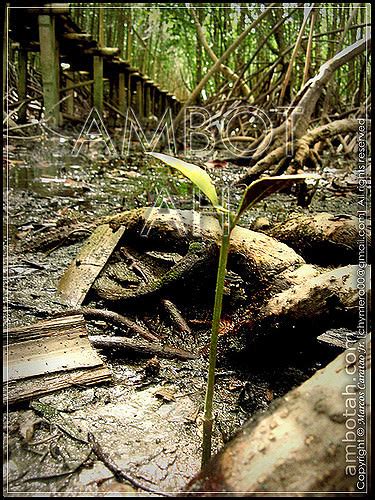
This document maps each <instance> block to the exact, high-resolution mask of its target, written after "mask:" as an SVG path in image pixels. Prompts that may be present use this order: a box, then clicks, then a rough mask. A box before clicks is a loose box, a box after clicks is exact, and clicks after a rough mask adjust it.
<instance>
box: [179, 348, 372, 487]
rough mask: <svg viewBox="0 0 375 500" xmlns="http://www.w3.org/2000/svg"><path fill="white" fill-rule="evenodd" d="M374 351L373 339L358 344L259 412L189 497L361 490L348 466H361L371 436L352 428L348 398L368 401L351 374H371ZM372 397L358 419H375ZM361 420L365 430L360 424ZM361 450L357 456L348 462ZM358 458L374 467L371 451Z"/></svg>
mask: <svg viewBox="0 0 375 500" xmlns="http://www.w3.org/2000/svg"><path fill="white" fill-rule="evenodd" d="M369 351H370V349H369V344H368V347H367V348H366V339H365V338H363V339H362V340H361V341H360V343H359V344H357V345H355V344H352V345H351V349H350V351H346V352H344V353H342V354H340V355H339V356H338V357H337V358H336V359H335V360H334V361H332V362H331V363H330V364H329V365H328V366H326V367H325V368H324V369H322V370H320V371H318V372H317V373H316V374H315V375H314V376H313V377H311V378H310V379H309V380H307V381H306V382H305V383H304V384H302V385H301V386H300V387H298V388H297V389H294V390H293V391H291V392H289V393H288V394H287V395H286V396H284V397H283V398H282V399H279V400H276V401H275V402H274V403H271V406H270V407H269V409H268V411H267V412H266V413H263V412H259V413H257V414H256V415H254V416H253V417H252V418H251V419H250V420H249V421H248V422H247V423H246V424H245V426H244V427H243V428H242V429H241V430H240V432H239V433H238V434H237V435H236V437H235V438H234V439H233V440H232V441H230V442H229V443H228V444H227V445H226V446H225V448H224V449H223V450H222V451H221V452H220V453H219V454H218V455H216V456H215V457H214V458H213V459H212V460H211V461H210V462H209V464H208V465H207V467H206V468H205V469H203V470H202V471H201V472H199V473H198V474H197V475H196V476H195V477H194V478H193V479H192V480H191V481H190V482H189V484H188V485H187V486H186V488H185V493H184V494H183V495H181V496H219V493H220V492H223V493H224V495H223V496H228V495H230V494H231V493H232V495H230V496H243V497H248V496H264V495H265V496H272V492H279V493H281V495H282V496H284V495H283V493H284V492H285V493H286V494H287V493H289V494H290V493H295V494H296V495H297V496H300V495H301V492H314V494H318V493H319V492H321V493H323V492H343V493H344V492H352V494H353V492H355V491H358V489H357V481H358V473H353V474H350V473H348V466H352V465H353V464H357V460H356V456H357V454H356V453H355V450H356V449H357V447H359V446H360V444H359V443H360V442H361V441H363V443H365V441H364V440H362V439H360V438H358V439H357V435H356V434H355V433H354V432H352V433H348V428H347V422H348V418H345V412H346V409H347V408H348V402H349V401H351V402H352V401H353V400H354V401H356V402H357V404H358V401H361V399H359V400H358V399H357V398H358V397H360V394H361V393H363V394H364V391H360V392H359V394H357V392H356V391H358V390H359V387H357V385H351V384H354V382H353V378H352V375H349V373H348V372H349V370H348V367H349V366H350V370H352V371H351V373H359V372H360V370H363V371H364V373H366V376H368V380H370V373H371V364H370V363H371V362H370V359H371V358H370V352H369ZM348 352H350V353H351V355H352V356H353V359H355V360H356V362H355V364H354V362H353V365H352V364H351V363H350V364H348V358H347V357H346V356H347V353H348ZM358 386H359V384H358ZM369 403H370V400H369V399H367V400H366V397H365V395H363V404H361V405H360V406H358V407H357V408H358V410H359V408H361V413H360V414H359V415H360V417H358V419H359V418H361V419H363V421H364V422H366V419H367V418H369V413H370V405H369ZM358 422H359V420H358ZM364 425H365V424H364ZM357 426H359V427H360V428H361V425H360V424H359V423H357ZM357 428H358V427H357ZM352 436H354V438H352ZM353 449H354V459H353V460H352V461H348V456H350V453H352V451H353ZM358 449H359V448H358ZM361 449H362V446H361ZM363 449H365V448H363ZM348 454H349V455H348ZM358 464H359V465H358V466H361V467H363V468H364V470H366V469H365V468H366V464H367V462H366V459H365V455H364V457H363V461H362V460H361V461H359V462H358ZM361 464H363V465H361ZM353 467H354V465H353ZM352 470H353V469H352ZM354 470H357V469H356V468H355V469H354ZM228 492H230V493H228ZM225 493H227V494H225ZM349 495H350V493H349ZM294 496H295V495H294ZM323 496H324V495H323Z"/></svg>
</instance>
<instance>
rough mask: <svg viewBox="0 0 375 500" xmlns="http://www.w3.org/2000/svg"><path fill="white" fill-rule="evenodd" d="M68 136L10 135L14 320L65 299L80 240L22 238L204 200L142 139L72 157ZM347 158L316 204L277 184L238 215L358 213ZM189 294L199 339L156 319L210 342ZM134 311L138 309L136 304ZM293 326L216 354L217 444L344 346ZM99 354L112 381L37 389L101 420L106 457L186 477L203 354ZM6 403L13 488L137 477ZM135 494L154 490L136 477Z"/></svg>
mask: <svg viewBox="0 0 375 500" xmlns="http://www.w3.org/2000/svg"><path fill="white" fill-rule="evenodd" d="M73 143H74V140H73V139H71V138H69V136H67V135H65V136H62V135H58V134H56V135H52V136H51V135H50V136H48V137H47V136H44V137H41V138H40V139H39V140H34V141H33V140H18V141H16V140H14V141H13V142H11V143H9V144H8V146H6V148H5V154H6V162H7V169H6V174H5V178H4V181H5V183H4V186H5V196H4V214H5V224H4V231H5V232H4V237H5V238H4V241H5V252H4V258H5V261H4V271H5V279H4V285H5V294H4V298H5V306H4V325H6V327H13V326H19V325H26V324H31V323H33V322H35V321H38V320H40V319H45V318H48V316H49V315H50V314H51V313H53V312H56V311H60V310H64V308H65V306H64V305H63V304H62V303H61V300H60V299H59V297H58V296H57V295H56V286H57V283H58V280H59V278H60V277H61V275H62V273H63V272H64V270H65V269H66V267H67V266H68V264H69V262H70V261H71V259H72V258H73V257H74V256H75V255H76V254H77V252H78V250H79V248H80V246H81V245H82V242H77V243H74V244H72V245H69V246H64V245H63V246H60V247H58V248H55V249H52V251H49V252H44V253H43V252H25V250H24V249H23V247H22V244H23V243H24V242H27V241H28V240H30V239H32V238H34V237H35V235H36V234H38V233H39V234H43V233H45V234H46V235H47V234H48V231H49V230H50V229H51V228H54V227H56V226H59V225H64V224H67V223H68V222H69V221H70V222H71V221H75V220H82V219H83V218H87V219H91V220H93V219H94V218H96V217H99V216H102V215H108V214H114V213H116V212H120V211H123V210H127V209H130V208H134V207H141V206H145V205H147V206H152V205H154V204H156V205H160V204H161V202H162V199H164V203H166V204H167V205H169V206H170V207H171V208H172V207H174V208H193V207H194V204H195V207H196V206H197V204H198V201H197V197H196V195H194V194H193V192H192V187H191V185H190V183H189V182H188V181H186V180H185V179H183V178H182V177H179V176H177V175H172V173H171V172H170V171H169V169H167V168H166V167H164V166H161V165H160V164H157V162H156V161H155V160H153V159H150V158H149V157H146V156H145V155H144V154H142V153H137V154H133V155H131V156H130V157H128V158H126V159H108V158H106V157H105V155H103V154H102V151H101V148H100V147H95V146H93V147H92V148H91V149H90V148H88V149H85V150H84V151H81V153H80V154H79V155H78V156H77V157H73V156H72V154H71V151H72V145H73ZM199 162H200V164H203V163H204V162H205V160H202V159H201V160H199ZM350 168H351V163H350V161H348V160H347V159H345V158H335V159H334V160H332V159H331V158H329V157H326V158H325V168H324V170H323V173H322V177H323V179H322V181H321V184H320V187H319V189H318V191H317V192H316V193H315V195H314V197H313V199H312V203H311V205H310V206H309V207H308V208H301V207H298V206H297V204H296V198H295V196H294V195H293V194H285V193H281V194H278V195H273V196H272V197H271V198H269V199H267V201H265V202H263V203H261V204H260V205H259V206H258V207H256V208H255V209H254V210H252V211H251V212H250V213H248V214H246V216H245V217H244V220H243V222H242V225H244V226H245V227H249V226H250V225H251V224H252V222H253V221H254V220H255V219H256V218H257V217H260V216H262V217H267V218H268V219H269V221H270V223H271V224H272V223H275V222H280V221H282V220H284V219H285V218H286V217H289V216H290V215H291V214H293V213H295V212H303V211H305V212H310V211H313V212H314V211H329V212H331V213H333V214H342V213H346V214H354V215H356V214H357V203H356V201H357V195H356V191H355V179H354V178H353V176H352V174H350ZM243 171H244V169H243V168H240V167H237V166H235V165H231V164H229V165H228V166H227V167H225V168H223V169H220V168H214V167H212V166H211V167H209V172H210V174H211V175H212V176H213V177H214V178H215V180H216V182H217V184H218V186H219V185H223V184H224V185H231V184H232V181H233V180H234V179H235V178H236V177H239V176H240V175H241V174H242V173H243ZM240 195H241V189H240V188H231V202H233V204H234V205H235V204H236V203H237V202H238V200H239V198H240ZM201 208H202V209H203V210H208V208H207V207H204V206H203V207H201ZM92 304H93V305H98V304H97V303H95V302H93V303H92ZM99 305H100V304H99ZM182 308H183V311H184V313H185V314H186V316H187V318H188V319H189V320H191V319H193V320H194V319H197V318H198V319H201V320H202V318H203V319H204V320H206V323H204V322H201V323H198V324H197V323H194V322H192V323H191V328H192V330H193V339H186V338H184V337H181V335H180V336H179V335H178V333H176V332H175V331H174V329H173V327H172V326H168V324H167V325H166V323H165V321H163V318H161V317H159V316H158V314H156V315H155V314H154V315H153V316H152V317H151V318H150V317H149V318H148V321H152V326H153V329H154V330H155V331H163V333H164V334H165V335H166V336H167V339H168V342H169V343H173V344H175V345H178V346H181V347H186V348H191V347H193V348H194V347H197V346H199V347H202V345H203V346H204V345H205V343H207V342H208V337H209V328H210V325H209V320H210V314H211V313H210V310H209V309H207V308H206V309H204V310H202V308H199V307H198V306H197V305H194V306H192V305H191V306H189V301H187V302H185V304H182ZM133 319H138V320H141V319H142V318H138V317H137V315H136V314H135V315H134V316H133ZM143 319H144V318H143ZM146 321H147V312H146ZM88 329H89V332H90V333H92V334H95V333H103V331H104V332H105V333H116V332H118V329H117V328H116V327H113V326H110V325H108V324H105V323H104V322H101V321H96V322H94V321H89V322H88ZM297 333H298V332H297ZM317 333H319V332H317ZM297 338H298V335H297V336H295V335H294V336H291V337H290V339H289V340H287V341H285V342H283V341H280V342H278V345H277V347H276V345H275V344H274V343H273V342H272V343H270V344H269V345H266V346H265V345H263V346H262V347H259V348H258V349H257V348H256V347H255V348H254V350H252V351H251V350H250V351H249V350H246V349H241V347H243V346H239V348H238V349H234V350H233V351H230V350H229V351H228V353H226V355H225V356H221V358H220V360H219V365H218V369H217V385H216V392H215V415H216V426H215V434H214V447H215V450H217V449H219V448H220V447H222V446H223V444H224V443H225V442H226V441H227V440H228V439H230V437H231V436H232V435H233V434H234V433H235V432H236V430H237V429H238V428H239V427H240V426H241V424H243V423H244V422H245V421H246V420H247V418H248V417H249V416H250V415H252V414H253V413H254V412H256V411H264V410H266V409H267V407H268V406H269V404H270V403H271V401H273V400H274V399H275V398H278V397H280V396H282V395H284V394H285V393H286V392H288V391H289V390H290V389H292V388H293V387H295V386H297V385H299V384H301V383H302V382H303V381H304V380H306V379H307V378H309V377H310V376H312V375H313V374H314V373H315V371H316V370H317V369H319V368H321V367H322V366H324V365H325V364H327V363H328V362H329V361H330V360H331V359H333V358H334V357H335V355H336V354H337V350H335V349H332V348H331V347H328V346H327V345H323V344H319V343H318V342H317V341H316V339H315V338H308V339H304V340H303V342H301V341H297V340H296V339H297ZM239 342H242V340H241V339H240V340H239ZM100 354H101V356H102V358H103V359H104V360H105V362H106V363H107V365H108V367H109V368H110V370H111V372H112V375H113V380H112V382H111V383H110V384H107V385H102V386H96V387H90V388H83V387H74V388H71V389H68V390H62V391H59V392H57V393H54V394H52V395H48V396H45V397H44V398H41V399H40V401H42V402H45V403H49V404H51V405H52V406H53V407H54V408H55V409H57V410H59V411H61V415H62V416H63V417H64V419H65V421H66V422H68V423H69V425H72V426H73V427H74V428H78V429H79V431H80V432H82V433H83V434H85V435H87V433H88V432H91V433H92V434H94V436H95V438H96V440H97V441H98V442H99V443H100V444H101V446H102V448H103V449H104V450H105V451H106V452H108V453H109V454H110V456H111V458H112V460H113V461H114V462H115V463H116V464H117V465H118V466H119V467H120V468H121V469H123V470H124V471H126V472H127V473H128V474H130V475H131V476H132V477H134V478H135V479H136V480H137V481H138V482H139V483H141V484H143V485H145V486H147V487H148V488H152V489H155V490H157V491H162V492H163V491H167V492H178V491H180V490H181V489H182V488H183V486H184V484H185V483H186V482H187V481H188V480H189V479H190V478H191V477H192V476H193V475H194V473H195V472H197V471H198V469H199V466H200V453H201V449H200V443H201V420H200V418H201V414H202V410H203V402H204V391H205V389H204V388H205V376H206V371H207V363H208V362H207V358H206V357H205V356H202V357H200V358H199V359H196V360H190V361H179V360H174V359H173V360H167V359H160V371H159V372H158V373H155V374H150V373H149V371H148V370H147V369H145V368H146V366H147V363H148V362H149V358H147V357H141V356H130V355H124V354H122V355H118V354H117V355H113V354H111V353H104V352H100ZM7 410H8V411H7V412H6V413H5V415H4V431H5V447H4V453H5V460H6V461H7V462H8V466H7V467H5V480H6V484H7V494H8V496H12V495H14V496H19V495H20V494H21V492H24V493H25V494H28V495H32V496H34V495H36V494H38V493H44V494H48V495H59V494H68V493H69V494H70V496H72V495H79V494H84V493H86V494H91V495H95V494H100V496H105V495H107V494H108V495H110V494H113V492H118V494H119V495H121V494H124V495H126V494H127V493H129V492H134V491H137V490H134V488H133V487H132V486H131V485H130V484H129V483H126V482H119V481H117V480H116V479H115V478H114V477H113V474H112V473H111V472H110V471H109V470H108V468H107V467H106V466H105V465H104V464H103V463H102V462H101V461H99V460H98V459H97V458H96V457H95V456H94V455H93V454H90V448H89V446H88V445H87V444H85V443H82V442H79V441H77V440H75V439H73V438H72V437H71V436H69V435H68V434H67V433H66V432H64V430H62V429H61V428H59V427H57V426H56V425H54V424H53V423H51V422H47V421H46V420H43V419H41V418H40V415H38V414H37V413H36V412H35V411H33V410H32V409H30V408H28V406H27V405H24V406H23V407H21V408H17V409H15V408H8V409H7ZM138 494H139V495H140V496H147V495H149V494H150V493H147V492H146V491H142V490H138Z"/></svg>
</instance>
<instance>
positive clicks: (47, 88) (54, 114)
mask: <svg viewBox="0 0 375 500" xmlns="http://www.w3.org/2000/svg"><path fill="white" fill-rule="evenodd" d="M38 24H39V43H40V65H41V71H42V81H43V99H44V107H45V110H46V116H49V117H51V119H50V124H51V125H54V126H57V125H60V109H59V108H60V106H59V104H58V102H59V72H60V64H59V62H60V61H59V52H58V45H57V43H56V33H55V18H54V16H48V15H39V16H38Z"/></svg>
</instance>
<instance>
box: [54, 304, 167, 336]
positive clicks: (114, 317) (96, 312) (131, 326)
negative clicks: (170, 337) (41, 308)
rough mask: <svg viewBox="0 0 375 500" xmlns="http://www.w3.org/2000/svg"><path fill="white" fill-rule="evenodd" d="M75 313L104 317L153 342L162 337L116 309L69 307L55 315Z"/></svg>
mask: <svg viewBox="0 0 375 500" xmlns="http://www.w3.org/2000/svg"><path fill="white" fill-rule="evenodd" d="M74 314H82V315H83V316H84V318H85V319H87V318H91V319H102V320H104V321H108V322H109V323H112V324H115V325H117V326H120V327H122V328H123V327H125V328H126V329H127V330H130V331H131V332H133V333H136V334H138V335H140V336H141V337H143V338H144V339H146V340H148V341H151V342H158V341H159V340H160V339H159V338H158V337H157V336H156V335H154V334H152V333H151V332H150V331H149V330H147V329H146V328H144V327H142V326H140V325H138V324H137V323H135V321H132V320H130V319H128V318H126V317H125V316H123V315H122V314H118V313H116V312H114V311H108V310H106V309H95V308H93V307H82V308H80V309H69V310H67V311H63V312H58V313H56V314H55V315H54V316H71V315H74Z"/></svg>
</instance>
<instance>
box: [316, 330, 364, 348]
mask: <svg viewBox="0 0 375 500" xmlns="http://www.w3.org/2000/svg"><path fill="white" fill-rule="evenodd" d="M360 339H361V336H360V335H359V333H358V332H355V331H352V330H346V329H345V328H338V329H336V330H327V331H326V332H324V333H322V334H321V335H319V337H317V340H318V341H319V342H322V343H325V344H329V345H331V346H334V347H339V348H340V349H347V348H348V346H350V345H353V344H354V343H355V342H358V341H359V340H360Z"/></svg>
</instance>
